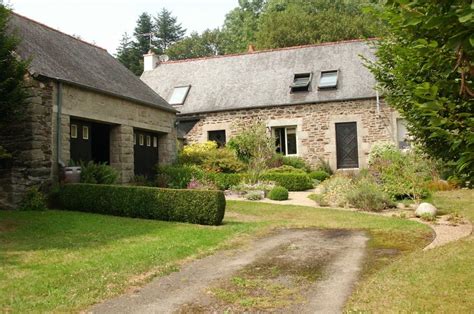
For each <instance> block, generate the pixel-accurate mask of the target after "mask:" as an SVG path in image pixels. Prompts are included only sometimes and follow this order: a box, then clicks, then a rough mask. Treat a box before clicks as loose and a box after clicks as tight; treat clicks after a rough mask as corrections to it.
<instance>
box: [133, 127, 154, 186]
mask: <svg viewBox="0 0 474 314" xmlns="http://www.w3.org/2000/svg"><path fill="white" fill-rule="evenodd" d="M134 136H135V139H134V144H135V145H134V158H135V162H134V164H135V175H139V176H145V177H147V178H153V177H154V175H155V169H154V168H155V166H156V164H157V163H158V160H159V159H158V134H156V133H152V132H146V131H141V130H135V133H134Z"/></svg>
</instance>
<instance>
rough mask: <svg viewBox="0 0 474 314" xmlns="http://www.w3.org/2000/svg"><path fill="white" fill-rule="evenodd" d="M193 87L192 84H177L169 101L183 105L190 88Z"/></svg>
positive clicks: (172, 103) (171, 103)
mask: <svg viewBox="0 0 474 314" xmlns="http://www.w3.org/2000/svg"><path fill="white" fill-rule="evenodd" d="M190 88H191V86H190V85H186V86H177V87H175V88H174V90H173V94H171V97H170V100H169V103H170V105H182V104H184V102H185V101H186V97H187V96H188V93H189V89H190Z"/></svg>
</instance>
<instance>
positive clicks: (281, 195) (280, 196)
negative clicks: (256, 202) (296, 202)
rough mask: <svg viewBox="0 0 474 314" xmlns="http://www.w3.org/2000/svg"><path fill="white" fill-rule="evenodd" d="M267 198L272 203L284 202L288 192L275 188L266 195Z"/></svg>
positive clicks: (279, 187)
mask: <svg viewBox="0 0 474 314" xmlns="http://www.w3.org/2000/svg"><path fill="white" fill-rule="evenodd" d="M268 198H269V199H271V200H274V201H286V200H287V199H288V190H287V189H286V188H284V187H282V186H276V187H274V188H273V189H272V190H271V191H270V193H268Z"/></svg>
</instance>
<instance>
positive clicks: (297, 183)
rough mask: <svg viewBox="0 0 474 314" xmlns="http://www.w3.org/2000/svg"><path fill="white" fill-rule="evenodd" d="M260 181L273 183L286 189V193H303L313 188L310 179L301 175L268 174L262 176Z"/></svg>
mask: <svg viewBox="0 0 474 314" xmlns="http://www.w3.org/2000/svg"><path fill="white" fill-rule="evenodd" d="M262 179H263V180H267V181H274V182H275V183H276V184H277V185H279V186H282V187H285V188H286V189H288V191H305V190H308V189H311V188H313V183H312V182H311V179H310V177H309V176H308V175H307V174H303V173H272V172H268V173H266V174H264V175H263V176H262Z"/></svg>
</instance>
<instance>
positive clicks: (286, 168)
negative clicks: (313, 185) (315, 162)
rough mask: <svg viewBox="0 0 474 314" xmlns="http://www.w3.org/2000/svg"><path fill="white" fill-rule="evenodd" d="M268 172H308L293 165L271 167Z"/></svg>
mask: <svg viewBox="0 0 474 314" xmlns="http://www.w3.org/2000/svg"><path fill="white" fill-rule="evenodd" d="M267 172H268V173H303V174H305V173H306V171H304V170H302V169H298V168H295V167H292V166H280V167H278V168H272V169H269V170H268V171H267Z"/></svg>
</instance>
